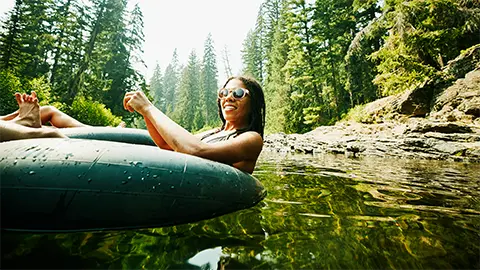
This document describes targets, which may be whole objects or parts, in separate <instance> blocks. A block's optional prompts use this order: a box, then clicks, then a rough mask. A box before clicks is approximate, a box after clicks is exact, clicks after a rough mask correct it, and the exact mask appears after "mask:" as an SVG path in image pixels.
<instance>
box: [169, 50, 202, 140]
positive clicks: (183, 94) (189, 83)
mask: <svg viewBox="0 0 480 270" xmlns="http://www.w3.org/2000/svg"><path fill="white" fill-rule="evenodd" d="M199 96H200V62H199V61H198V59H197V55H196V54H195V51H192V52H191V53H190V56H189V59H188V64H187V66H186V67H185V68H184V69H183V72H182V77H181V80H180V86H179V94H178V99H177V101H176V105H175V111H174V113H173V119H174V120H175V121H176V122H177V123H179V124H180V125H181V126H182V127H184V128H185V129H187V130H189V131H196V130H199V129H201V128H202V127H203V126H204V124H205V119H204V118H203V112H202V110H201V108H199Z"/></svg>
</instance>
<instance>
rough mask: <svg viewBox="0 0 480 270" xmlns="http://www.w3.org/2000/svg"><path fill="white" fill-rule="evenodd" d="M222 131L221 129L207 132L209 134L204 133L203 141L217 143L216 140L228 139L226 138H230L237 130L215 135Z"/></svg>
mask: <svg viewBox="0 0 480 270" xmlns="http://www.w3.org/2000/svg"><path fill="white" fill-rule="evenodd" d="M220 132H221V131H219V130H214V131H212V132H210V133H207V134H205V135H203V137H202V138H201V140H202V141H203V142H206V143H216V142H221V141H226V140H228V139H230V137H232V136H233V135H234V134H235V133H236V132H237V131H236V130H234V131H233V132H225V133H224V134H222V135H218V136H215V134H218V133H220ZM237 135H238V134H237Z"/></svg>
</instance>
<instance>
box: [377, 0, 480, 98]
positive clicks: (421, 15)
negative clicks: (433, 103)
mask: <svg viewBox="0 0 480 270" xmlns="http://www.w3.org/2000/svg"><path fill="white" fill-rule="evenodd" d="M479 8H480V4H479V3H472V5H471V6H470V7H467V6H461V3H459V2H457V1H453V0H427V1H423V0H411V1H389V2H387V8H386V14H385V18H386V23H387V25H388V27H389V34H388V36H386V38H385V45H384V46H383V47H382V48H381V49H380V50H378V51H376V52H374V53H373V54H372V58H373V59H374V60H375V61H378V63H379V64H378V66H377V69H378V72H379V74H378V75H377V76H376V78H375V80H374V83H375V84H376V85H378V86H379V88H380V91H381V94H382V95H383V96H386V95H391V94H395V93H399V92H402V91H404V90H406V89H409V88H411V87H413V86H415V85H418V84H420V83H422V82H423V81H425V80H427V79H429V78H432V77H433V76H434V75H435V74H436V72H437V71H439V70H440V69H441V68H442V67H443V66H444V65H445V64H446V63H447V62H448V61H449V60H451V59H453V58H455V57H456V56H457V55H458V54H459V53H460V51H461V50H462V49H465V48H468V47H470V46H472V45H474V44H476V43H479V42H480V38H479V37H478V35H477V37H475V35H474V33H475V32H478V30H479V29H480V24H478V23H472V22H475V21H477V20H476V19H475V18H478V15H477V17H475V16H472V15H470V13H471V12H474V11H477V12H478V11H479ZM472 17H473V19H472ZM469 22H470V23H469ZM467 24H468V25H469V27H465V25H467Z"/></svg>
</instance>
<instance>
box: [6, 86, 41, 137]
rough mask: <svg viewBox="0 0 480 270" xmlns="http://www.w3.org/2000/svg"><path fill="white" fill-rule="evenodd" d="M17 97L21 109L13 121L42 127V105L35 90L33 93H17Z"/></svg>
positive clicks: (28, 125)
mask: <svg viewBox="0 0 480 270" xmlns="http://www.w3.org/2000/svg"><path fill="white" fill-rule="evenodd" d="M15 99H16V100H17V103H18V107H19V109H18V115H17V117H15V118H14V119H13V120H12V121H13V122H14V123H16V124H19V125H22V126H26V127H32V128H39V127H41V126H42V122H41V119H40V105H38V99H37V94H36V93H35V92H34V91H32V94H31V95H27V94H23V95H22V94H20V93H15Z"/></svg>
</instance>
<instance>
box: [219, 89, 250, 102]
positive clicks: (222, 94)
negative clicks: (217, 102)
mask: <svg viewBox="0 0 480 270" xmlns="http://www.w3.org/2000/svg"><path fill="white" fill-rule="evenodd" d="M230 93H232V96H233V98H235V99H242V98H244V97H245V96H247V95H250V92H249V91H248V89H243V88H235V89H227V88H222V89H220V90H218V98H219V99H225V98H226V97H227V96H228V95H229V94H230Z"/></svg>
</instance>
